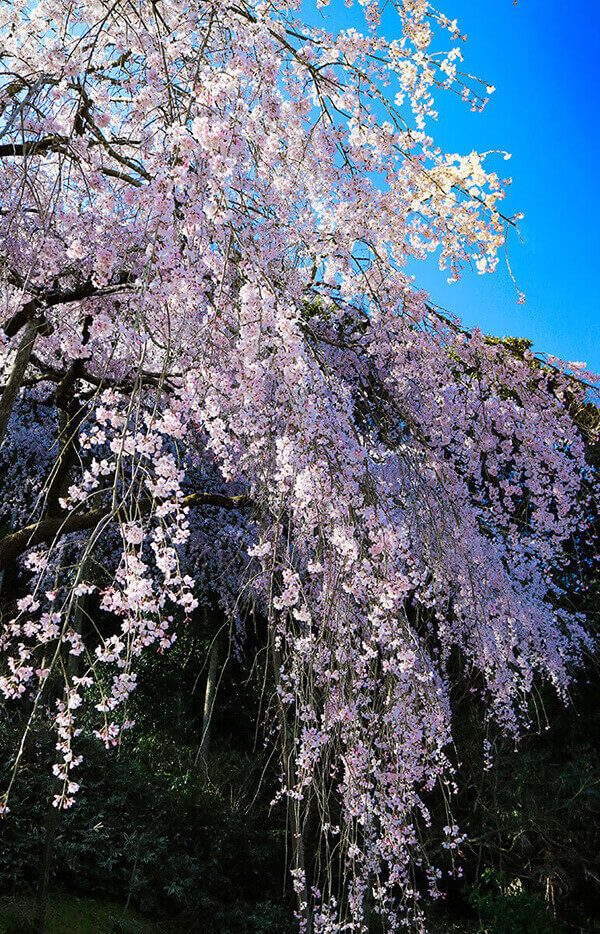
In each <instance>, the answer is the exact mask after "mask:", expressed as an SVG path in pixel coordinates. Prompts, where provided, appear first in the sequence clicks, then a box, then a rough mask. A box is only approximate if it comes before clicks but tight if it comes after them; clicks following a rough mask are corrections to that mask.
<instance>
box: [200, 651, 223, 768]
mask: <svg viewBox="0 0 600 934" xmlns="http://www.w3.org/2000/svg"><path fill="white" fill-rule="evenodd" d="M218 667H219V639H218V637H217V636H215V638H214V639H213V641H212V645H211V647H210V654H209V656H208V673H207V675H206V688H205V690H204V716H203V718H202V737H201V739H200V748H199V749H198V755H197V756H196V762H197V763H203V764H205V763H206V760H207V759H208V753H209V750H210V732H211V730H210V727H211V721H212V715H213V710H214V706H215V697H216V693H217V682H218Z"/></svg>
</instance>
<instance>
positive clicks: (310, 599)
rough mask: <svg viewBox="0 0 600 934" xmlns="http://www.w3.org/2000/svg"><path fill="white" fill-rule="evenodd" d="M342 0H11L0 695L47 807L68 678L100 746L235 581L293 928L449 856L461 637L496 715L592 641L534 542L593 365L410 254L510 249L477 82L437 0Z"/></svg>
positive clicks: (0, 100) (73, 724) (366, 898)
mask: <svg viewBox="0 0 600 934" xmlns="http://www.w3.org/2000/svg"><path fill="white" fill-rule="evenodd" d="M320 5H321V6H324V5H326V4H324V3H321V4H320ZM362 6H363V8H364V12H365V17H366V25H365V30H364V32H362V33H359V32H358V31H357V30H356V29H345V30H341V31H340V32H339V34H337V35H333V34H330V33H328V32H327V31H325V30H324V29H322V28H316V27H313V26H309V25H307V24H306V23H302V22H301V21H300V12H299V9H298V4H296V3H293V2H292V3H286V2H283V0H282V2H278V3H269V2H260V3H255V4H251V3H241V4H232V5H228V4H223V3H218V2H216V3H204V2H198V0H194V2H190V0H160V2H150V0H137V2H136V3H134V4H130V5H128V6H124V5H122V4H116V5H115V4H108V3H106V2H105V0H79V2H77V3H75V4H73V3H72V2H70V0H69V2H66V0H40V2H34V3H31V2H25V0H17V2H13V3H12V4H10V5H4V6H2V8H1V9H0V41H1V43H2V55H3V67H4V72H3V78H2V83H1V84H0V114H1V118H0V119H1V120H2V127H1V133H2V139H1V140H0V165H1V172H0V240H1V276H2V278H1V286H0V287H1V297H2V306H3V308H2V320H3V328H2V329H0V365H1V367H2V377H1V378H2V399H1V401H0V436H1V437H2V438H3V440H2V447H1V448H0V470H1V471H2V478H3V486H2V495H3V503H2V511H3V513H4V514H5V515H6V517H9V516H10V517H11V529H10V531H7V532H6V534H5V535H4V537H3V538H1V539H0V563H1V564H2V567H6V566H7V565H8V564H10V563H11V562H15V561H18V560H20V561H21V562H22V564H23V568H24V577H23V580H27V581H28V592H27V593H25V592H23V593H22V594H19V599H18V602H17V604H16V606H15V607H14V608H13V609H12V610H11V612H10V613H7V614H5V615H4V616H3V629H2V634H1V636H0V647H1V650H2V652H3V657H4V658H5V664H4V667H3V669H2V674H0V690H1V691H2V694H3V696H4V698H6V702H7V703H9V702H12V701H13V700H15V699H17V698H19V697H23V696H27V697H29V699H30V701H31V707H32V710H33V713H32V717H33V716H35V715H36V711H38V710H41V709H46V710H47V711H48V710H49V711H50V713H49V716H51V718H52V722H53V725H54V729H55V731H56V736H57V747H56V748H57V753H58V759H57V762H56V764H55V768H54V772H55V777H56V778H57V779H61V780H62V789H61V790H60V791H59V793H57V795H56V800H55V804H56V806H57V807H66V806H70V805H71V804H72V803H73V800H74V798H75V795H76V792H77V788H78V782H77V781H75V780H74V779H73V778H72V776H71V771H72V769H73V768H74V766H75V765H76V764H78V763H79V759H80V757H79V754H78V753H77V749H76V747H77V735H78V731H79V730H80V729H81V726H78V725H77V724H81V722H82V720H81V719H80V717H81V713H82V711H84V710H88V711H89V714H90V716H92V715H93V716H96V727H95V734H96V736H97V737H98V738H99V739H100V740H101V741H102V742H103V743H105V745H106V746H107V747H111V746H114V745H117V744H118V743H119V742H120V736H121V734H122V731H123V730H124V729H126V728H128V727H130V726H131V725H132V724H131V722H130V721H129V720H127V719H123V718H124V717H126V713H125V712H123V717H120V711H125V705H126V701H127V698H128V696H129V695H130V693H131V691H133V690H134V689H135V683H136V679H135V670H134V668H135V662H136V659H137V658H138V657H139V655H140V654H141V653H142V652H143V651H145V650H147V649H148V648H149V647H150V646H154V647H156V648H158V649H159V651H163V650H167V649H168V647H169V645H171V644H172V641H173V640H174V639H175V638H176V635H177V627H178V625H179V624H180V622H181V620H182V619H184V618H185V617H186V616H190V615H191V614H193V613H194V612H195V611H196V610H197V608H198V605H199V603H207V604H208V603H209V601H210V599H211V598H212V596H214V595H216V596H217V597H218V599H219V601H220V604H221V607H222V609H223V611H224V612H227V613H228V614H230V615H231V616H232V617H235V618H236V619H237V620H238V622H239V627H240V629H243V620H242V618H241V617H242V615H243V614H242V611H243V608H244V606H245V605H248V604H249V603H250V602H251V601H252V602H253V604H254V607H255V608H256V611H257V612H260V613H261V614H262V615H263V617H264V619H265V620H266V621H267V623H268V639H269V655H270V657H271V659H272V663H273V681H274V683H275V693H276V706H277V709H278V711H279V714H278V715H279V738H280V743H281V754H282V763H283V776H282V788H281V794H282V796H284V797H287V798H288V799H289V803H290V823H291V831H292V839H293V846H292V851H293V860H292V862H293V865H292V867H291V869H292V878H293V884H294V888H295V890H296V892H297V895H298V903H299V908H298V911H299V919H300V924H301V927H302V928H303V930H305V931H308V930H309V929H312V930H313V931H314V932H315V934H325V932H330V934H331V932H335V931H339V932H341V931H351V930H352V931H361V930H365V920H364V919H365V912H366V911H367V909H368V908H369V906H374V907H375V908H376V910H378V911H380V912H381V913H382V914H383V915H384V916H385V917H386V918H387V921H388V926H389V928H390V930H396V929H398V928H399V927H400V926H401V925H402V923H403V920H404V918H405V917H406V914H403V912H406V911H407V910H408V909H411V910H412V911H413V912H416V915H417V916H418V914H419V912H418V905H419V897H420V896H419V887H418V885H417V881H416V880H417V877H419V878H422V879H423V880H424V886H425V889H429V890H430V891H431V892H432V893H435V892H436V891H437V889H438V886H439V870H438V869H436V867H434V866H432V865H431V864H430V863H429V861H428V857H427V853H426V852H425V850H424V847H423V844H422V834H421V833H420V828H421V827H422V826H423V825H427V824H428V823H429V822H430V821H431V815H430V812H429V806H428V802H429V796H430V793H431V791H432V790H433V789H434V788H435V787H436V786H437V785H439V784H441V785H443V786H445V787H447V788H448V789H449V790H450V791H451V790H452V787H453V782H454V776H453V770H452V763H451V739H452V710H451V703H450V689H451V676H450V671H451V665H450V660H451V656H452V654H453V653H456V652H457V651H458V652H460V653H461V655H462V656H463V658H464V659H466V660H467V662H468V663H469V665H470V666H472V668H473V669H474V670H475V671H477V672H479V676H480V681H481V685H482V695H483V697H484V699H485V700H486V701H487V703H488V705H489V708H490V710H491V712H492V714H493V715H494V716H495V717H496V718H497V720H498V721H499V722H500V723H501V724H502V725H503V726H504V727H505V728H507V729H509V730H513V731H514V732H518V730H519V728H520V723H521V722H522V721H523V720H524V719H526V696H527V692H528V690H529V689H530V688H531V687H532V685H533V682H534V679H535V678H537V677H540V676H541V677H545V678H547V679H549V680H550V681H551V682H552V683H554V684H555V685H556V688H557V689H558V691H559V692H560V693H562V694H563V695H566V691H567V687H568V683H569V677H570V666H571V665H572V664H573V663H576V662H577V661H578V660H579V659H580V657H581V654H582V651H583V650H584V649H585V647H586V646H587V645H588V644H589V640H588V638H587V636H586V634H585V632H584V629H583V626H582V621H581V620H580V619H579V618H578V617H576V616H574V615H572V614H569V613H568V612H566V611H565V610H563V609H561V608H560V602H559V600H558V599H557V597H558V596H559V592H558V588H557V586H556V584H553V582H552V579H551V576H550V570H551V569H552V568H553V567H557V566H560V565H561V562H563V561H565V560H566V558H565V555H564V543H565V542H567V541H568V540H569V538H570V537H572V536H573V535H575V534H576V533H577V532H578V531H579V530H581V529H583V528H585V526H586V523H587V522H588V516H589V513H588V509H587V505H586V484H589V483H590V482H591V480H592V476H591V472H590V468H589V467H588V466H587V465H586V461H585V444H584V440H585V439H584V437H583V434H582V432H581V431H579V430H578V427H577V418H575V417H574V415H575V413H576V411H577V409H578V408H580V409H582V410H583V409H585V407H586V406H587V405H589V404H590V398H591V394H592V393H594V392H595V390H594V384H593V377H592V376H591V375H589V374H585V372H584V371H582V370H581V368H580V367H579V365H574V373H575V377H576V378H574V377H573V375H572V372H573V370H569V369H568V367H566V366H565V365H563V364H562V363H560V362H559V361H554V360H548V361H546V362H543V361H542V362H541V361H536V360H535V358H533V356H532V355H531V354H529V353H527V352H525V353H523V352H521V351H520V350H519V349H518V348H515V347H514V346H511V344H510V342H506V341H505V342H494V341H491V340H489V339H486V338H485V337H484V336H483V335H482V334H481V333H480V332H479V331H477V330H475V331H473V332H466V331H465V330H463V329H461V328H460V326H459V325H458V323H457V322H456V321H453V320H451V319H449V318H448V317H447V316H444V315H443V314H441V313H440V312H439V311H438V310H436V309H435V308H433V307H432V305H431V304H430V303H429V302H428V300H427V297H426V296H425V295H424V294H423V293H421V292H419V291H417V290H416V289H415V288H414V286H413V283H412V280H411V279H410V278H409V277H408V276H407V274H406V272H405V266H406V263H407V261H408V260H409V259H411V258H414V257H425V256H426V255H427V254H428V253H430V252H435V251H438V253H439V260H440V263H441V265H442V266H448V267H449V269H450V275H451V277H456V276H458V275H459V274H460V271H461V268H462V267H463V266H464V265H465V264H473V265H474V266H475V267H476V269H477V271H478V272H481V273H483V272H487V271H491V270H493V268H494V267H495V265H496V261H497V255H498V251H499V249H500V247H501V246H502V245H503V242H504V235H505V229H506V226H507V225H508V224H511V223H514V219H513V218H509V217H505V216H503V215H502V214H501V213H500V203H501V200H502V197H503V187H502V186H503V182H502V181H501V180H500V179H499V178H498V176H497V175H496V174H495V172H493V171H489V170H488V169H487V168H486V160H487V159H488V157H489V158H491V157H493V154H491V153H486V154H479V153H476V152H472V153H470V154H468V155H466V156H463V155H459V154H453V153H451V154H445V153H443V152H442V151H441V150H439V149H438V148H437V147H436V145H435V142H434V140H433V138H432V137H431V136H430V135H429V130H428V127H429V126H430V124H431V121H432V118H433V117H434V93H435V92H436V91H437V90H438V89H450V90H454V91H457V92H458V93H459V94H460V95H461V96H463V97H465V99H466V100H468V101H470V103H471V105H472V106H474V107H476V108H477V107H479V106H481V105H482V104H483V103H484V101H485V97H484V94H487V93H491V90H490V89H487V90H486V89H485V88H484V87H483V86H482V85H480V84H479V83H477V82H476V81H474V80H471V79H468V81H469V83H467V84H461V80H462V79H461V76H460V74H459V71H458V67H457V65H458V63H459V62H460V59H461V55H460V52H459V51H458V49H457V48H451V49H450V50H449V51H448V52H446V53H437V52H436V51H435V48H436V45H437V43H438V42H439V41H440V38H441V37H443V38H445V37H446V35H450V37H453V38H456V36H457V25H456V23H454V22H451V21H450V20H448V19H447V18H446V17H444V16H443V15H441V14H439V13H436V12H435V11H434V10H433V8H431V7H430V5H429V4H428V3H427V2H426V0H419V2H415V0H397V3H396V8H397V11H398V14H399V20H398V29H399V36H398V37H397V38H394V39H392V40H391V41H388V40H386V39H385V38H384V37H383V35H382V34H381V32H380V28H379V13H380V11H379V7H378V4H377V3H376V2H374V0H369V2H367V3H364V4H362ZM390 101H393V102H394V103H390ZM382 109H383V110H385V114H384V115H383V117H384V118H383V119H380V117H381V115H382ZM505 155H506V154H505ZM586 380H587V383H586ZM98 555H100V559H99V560H97V561H96V563H94V562H95V560H96V557H97V556H98ZM85 599H89V600H90V605H92V602H93V605H94V606H95V607H96V608H97V611H98V613H99V614H100V613H101V614H102V618H103V620H104V621H105V626H103V627H102V628H98V629H96V628H94V627H88V629H86V627H85V626H83V625H82V623H81V605H82V601H83V600H85ZM107 620H108V621H110V622H106V621H107ZM107 626H110V627H112V628H110V631H109V630H108V629H107V628H106V627H107ZM57 685H60V687H59V688H58V689H57ZM57 690H58V694H57V693H56V692H57ZM52 692H54V693H52ZM90 708H91V709H90ZM94 712H95V713H94ZM22 748H23V747H21V751H22ZM17 763H18V756H17ZM15 774H16V772H15ZM11 784H12V783H11ZM309 799H310V800H312V801H313V802H314V803H313V805H312V806H313V807H315V808H316V809H317V811H318V815H319V819H320V837H319V845H318V847H317V850H318V853H317V856H316V857H315V859H314V860H313V861H312V863H311V864H310V865H308V864H307V862H306V860H305V856H304V852H303V847H302V827H303V821H304V816H305V812H306V808H307V807H308V802H309ZM0 809H1V811H2V813H4V812H6V811H7V810H8V804H7V798H6V797H4V798H3V799H2V801H1V802H0ZM443 835H444V840H445V843H444V846H445V848H447V849H455V848H456V847H457V846H458V845H459V843H460V840H461V834H460V830H459V829H458V828H457V827H456V826H455V825H454V823H453V822H452V821H448V822H447V824H446V827H445V828H444V830H443ZM334 851H335V853H336V865H338V864H339V865H340V866H341V873H342V879H341V880H339V879H336V880H334V879H333V877H332V873H331V871H330V869H331V865H332V859H331V854H332V853H333V852H334ZM340 854H341V855H340ZM340 881H341V882H342V885H341V886H338V883H339V882H340ZM340 893H341V894H340Z"/></svg>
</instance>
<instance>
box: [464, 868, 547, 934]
mask: <svg viewBox="0 0 600 934" xmlns="http://www.w3.org/2000/svg"><path fill="white" fill-rule="evenodd" d="M469 899H470V901H471V904H472V905H473V907H474V908H475V910H476V911H477V913H478V915H479V919H480V927H479V931H480V932H481V934H559V931H560V927H559V926H558V924H557V922H556V921H555V919H554V918H553V916H552V914H551V912H550V911H549V909H548V906H547V905H546V904H545V902H543V901H542V899H541V898H539V896H536V895H532V894H530V893H529V892H527V891H526V890H525V889H524V888H523V884H522V882H521V881H520V880H513V881H512V882H508V881H507V879H506V878H504V877H503V876H502V875H501V874H500V873H497V872H494V870H492V869H486V870H485V871H484V872H483V873H482V876H481V882H480V884H479V885H477V886H476V887H475V888H473V889H472V890H471V892H470V895H469Z"/></svg>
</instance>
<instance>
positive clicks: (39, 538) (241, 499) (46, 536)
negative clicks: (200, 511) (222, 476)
mask: <svg viewBox="0 0 600 934" xmlns="http://www.w3.org/2000/svg"><path fill="white" fill-rule="evenodd" d="M155 502H156V500H154V499H152V498H150V497H147V498H145V499H142V500H140V501H139V502H138V503H136V512H137V514H138V515H142V516H147V515H149V514H150V513H151V512H152V507H153V506H154V504H155ZM182 505H183V506H217V507H218V508H220V509H247V508H248V507H250V506H253V505H254V501H253V500H252V499H251V497H249V496H245V495H243V494H242V495H240V496H223V495H222V494H220V493H191V494H190V495H189V496H185V497H184V499H183V501H182ZM107 518H108V519H109V520H110V521H111V522H116V521H117V520H118V519H122V520H126V519H128V518H129V516H125V515H124V514H123V511H122V509H116V510H113V508H112V506H100V507H99V508H98V509H91V510H89V511H88V512H84V513H81V514H79V515H78V514H73V513H71V514H70V515H68V516H52V517H51V518H49V519H42V520H40V521H39V522H34V523H32V524H31V525H27V526H25V527H24V528H22V529H19V530H18V532H12V533H11V534H10V535H6V536H5V537H4V538H2V539H0V571H1V570H2V569H3V568H5V567H6V566H7V565H9V564H10V563H11V561H15V560H16V559H17V558H19V557H20V556H21V555H22V554H24V552H26V551H27V549H28V548H33V547H35V546H36V545H44V544H48V543H49V542H51V541H54V539H56V538H59V537H62V536H63V535H68V534H69V533H70V532H84V531H86V530H87V529H92V528H94V526H96V525H98V523H99V522H101V521H102V520H103V519H107Z"/></svg>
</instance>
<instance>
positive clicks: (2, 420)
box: [0, 318, 40, 443]
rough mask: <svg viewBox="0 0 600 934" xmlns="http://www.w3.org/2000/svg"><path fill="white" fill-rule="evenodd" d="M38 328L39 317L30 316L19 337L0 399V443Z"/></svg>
mask: <svg viewBox="0 0 600 934" xmlns="http://www.w3.org/2000/svg"><path fill="white" fill-rule="evenodd" d="M39 328H40V319H39V318H32V319H31V320H30V321H28V322H27V325H26V327H25V333H24V334H23V337H22V338H21V343H20V344H19V347H18V350H17V355H16V357H15V361H14V363H13V368H12V371H11V374H10V376H9V378H8V382H7V384H6V386H5V387H4V390H3V392H2V399H0V443H2V439H3V438H4V435H5V434H6V429H7V428H8V423H9V421H10V416H11V414H12V410H13V406H14V404H15V399H16V398H17V394H18V392H19V389H20V388H21V385H22V383H23V378H24V376H25V370H26V369H27V366H28V364H29V360H30V358H31V353H32V351H33V345H34V343H35V339H36V337H37V333H38V330H39Z"/></svg>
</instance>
